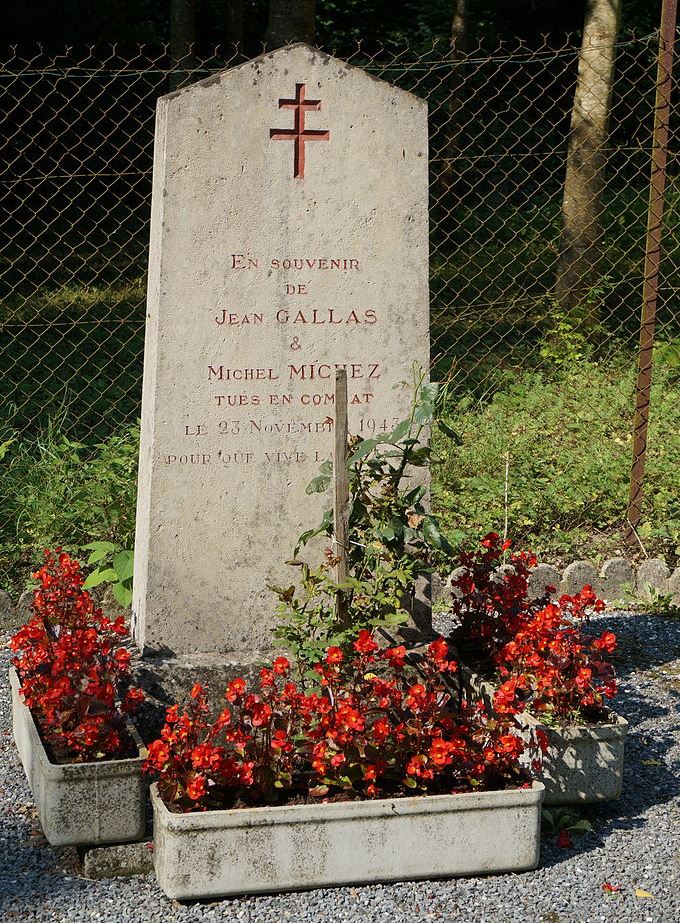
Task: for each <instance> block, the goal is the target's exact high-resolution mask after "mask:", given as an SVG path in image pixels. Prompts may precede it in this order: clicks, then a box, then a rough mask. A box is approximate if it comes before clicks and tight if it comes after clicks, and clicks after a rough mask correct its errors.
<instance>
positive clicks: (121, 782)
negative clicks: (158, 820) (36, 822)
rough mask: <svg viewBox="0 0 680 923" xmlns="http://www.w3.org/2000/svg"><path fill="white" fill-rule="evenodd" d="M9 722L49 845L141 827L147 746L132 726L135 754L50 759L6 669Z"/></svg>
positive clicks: (137, 833) (109, 838)
mask: <svg viewBox="0 0 680 923" xmlns="http://www.w3.org/2000/svg"><path fill="white" fill-rule="evenodd" d="M9 678H10V685H11V688H12V726H13V731H14V740H15V741H16V745H17V749H18V751H19V756H20V758H21V762H22V765H23V767H24V772H25V773H26V778H27V779H28V784H29V786H30V788H31V792H32V794H33V800H34V801H35V806H36V810H37V812H38V817H39V818H40V824H41V826H42V829H43V833H44V834H45V838H46V839H47V841H48V842H49V843H50V844H51V845H52V846H76V845H81V844H99V843H123V842H126V841H128V840H138V839H140V838H141V837H142V836H143V835H144V831H145V829H146V789H147V783H146V780H145V779H144V777H143V776H142V771H141V767H142V763H143V761H144V759H145V758H146V749H145V747H144V745H143V744H142V741H141V740H140V739H139V736H138V735H137V732H136V731H135V729H134V727H133V726H132V725H130V726H129V731H130V734H131V735H132V737H133V739H134V740H135V743H136V744H137V751H138V756H136V757H134V758H132V759H124V760H103V761H101V762H97V763H67V764H57V763H53V762H51V761H50V759H49V757H48V755H47V753H46V751H45V748H44V746H43V743H42V740H41V739H40V735H39V734H38V729H37V728H36V725H35V721H34V720H33V715H32V714H31V712H30V711H29V709H28V708H27V707H26V706H25V705H24V703H23V702H22V700H21V697H20V695H19V678H18V676H17V674H16V671H15V670H14V669H13V668H12V669H10V677H9Z"/></svg>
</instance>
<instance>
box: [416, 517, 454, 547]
mask: <svg viewBox="0 0 680 923" xmlns="http://www.w3.org/2000/svg"><path fill="white" fill-rule="evenodd" d="M421 528H422V531H423V536H424V537H425V539H426V541H428V542H429V543H430V545H432V547H433V548H437V549H438V550H439V551H449V550H450V549H451V546H450V545H449V543H448V541H447V540H446V539H445V538H444V536H443V535H442V534H441V532H440V531H439V525H438V524H437V520H436V519H434V518H433V517H432V516H426V517H425V519H423V522H422V526H421Z"/></svg>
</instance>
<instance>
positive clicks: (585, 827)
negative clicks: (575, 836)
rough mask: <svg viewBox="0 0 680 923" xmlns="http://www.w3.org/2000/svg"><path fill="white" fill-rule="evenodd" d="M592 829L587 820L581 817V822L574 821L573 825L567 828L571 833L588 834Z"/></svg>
mask: <svg viewBox="0 0 680 923" xmlns="http://www.w3.org/2000/svg"><path fill="white" fill-rule="evenodd" d="M592 829H593V825H592V824H591V823H590V821H589V820H586V819H585V817H582V818H581V820H578V821H576V823H575V824H571V825H570V826H569V830H571V831H572V832H573V833H588V832H589V831H590V830H592Z"/></svg>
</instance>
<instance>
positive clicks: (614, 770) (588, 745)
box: [461, 667, 628, 804]
mask: <svg viewBox="0 0 680 923" xmlns="http://www.w3.org/2000/svg"><path fill="white" fill-rule="evenodd" d="M461 674H462V677H463V682H464V683H465V684H466V685H467V686H468V688H469V689H470V690H471V691H473V692H474V693H476V694H477V695H478V696H479V697H480V698H481V699H483V701H484V702H485V704H486V705H487V706H488V707H489V708H492V707H493V705H492V703H493V696H494V693H495V691H496V689H495V687H494V686H493V685H492V683H489V682H485V681H484V680H483V679H481V677H480V676H478V675H477V674H476V673H473V672H472V671H471V670H469V669H468V668H467V667H462V670H461ZM518 717H519V719H520V721H521V722H522V723H523V724H524V725H525V726H526V727H527V728H530V729H537V728H540V729H541V730H542V731H544V733H545V734H546V736H547V738H548V744H549V750H548V752H547V753H546V754H545V756H544V757H543V769H542V771H541V774H540V780H541V782H543V784H544V786H545V798H544V802H545V804H587V803H591V802H595V801H612V800H614V799H616V798H618V797H619V796H620V795H621V788H622V785H623V757H624V749H625V743H626V733H627V732H628V722H627V721H626V720H625V718H621V717H620V716H619V715H616V714H614V713H613V712H612V719H613V720H612V721H611V723H609V724H587V725H583V724H572V725H566V726H564V727H552V726H548V725H544V724H541V722H540V720H539V719H537V718H534V717H533V715H531V714H529V713H528V712H525V713H524V714H522V715H519V716H518Z"/></svg>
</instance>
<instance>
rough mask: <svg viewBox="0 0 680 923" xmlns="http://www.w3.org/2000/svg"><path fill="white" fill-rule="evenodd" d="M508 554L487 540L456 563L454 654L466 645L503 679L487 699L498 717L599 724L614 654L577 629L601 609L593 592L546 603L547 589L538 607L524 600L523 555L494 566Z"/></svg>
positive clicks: (611, 645) (526, 561)
mask: <svg viewBox="0 0 680 923" xmlns="http://www.w3.org/2000/svg"><path fill="white" fill-rule="evenodd" d="M510 547H511V542H509V541H505V542H502V541H501V539H500V537H499V536H498V534H497V533H495V532H491V533H489V535H487V536H485V537H484V539H482V541H481V549H482V550H478V551H477V552H475V553H472V554H465V555H462V556H461V558H460V570H459V573H458V576H457V577H456V579H455V580H454V581H453V589H454V592H455V599H454V602H453V610H454V613H455V615H456V616H457V617H458V620H459V628H458V634H459V636H460V638H461V647H462V648H465V646H466V644H467V643H468V639H469V641H473V642H474V643H475V646H476V649H477V652H480V651H481V655H482V658H485V659H486V662H487V664H488V665H489V666H491V667H492V668H493V669H495V670H497V671H498V672H500V675H501V677H502V678H503V679H504V682H503V684H502V685H501V687H500V689H499V690H498V692H497V694H496V697H495V699H494V708H495V709H496V711H498V712H499V713H501V714H516V713H517V712H520V711H522V710H523V709H524V708H530V709H531V711H532V712H534V713H536V714H543V715H554V716H555V717H560V718H569V719H574V718H577V719H578V718H583V719H585V720H587V721H600V720H602V719H603V718H604V717H605V716H606V707H605V702H604V700H605V699H606V698H611V697H612V696H614V695H615V693H616V681H615V679H614V670H613V667H612V665H611V664H610V663H608V662H607V660H606V654H611V653H613V651H614V650H615V648H616V636H615V635H614V634H613V633H612V632H604V633H603V634H602V635H601V636H600V637H599V638H592V637H589V636H588V635H587V634H586V633H585V632H584V631H583V630H582V629H581V627H580V625H579V623H583V622H587V620H588V616H589V614H590V613H591V612H601V611H602V610H603V609H604V603H603V602H602V600H600V599H598V598H597V596H596V594H595V593H594V591H593V589H592V587H590V586H585V587H583V589H582V590H581V592H580V593H576V594H575V595H574V596H562V597H561V599H560V600H559V603H558V604H556V603H551V602H550V593H551V592H553V591H554V587H548V588H547V590H546V595H545V596H543V597H541V598H540V599H535V600H532V599H530V598H529V576H530V568H532V567H534V566H535V565H536V558H535V557H534V555H532V554H531V553H530V552H528V553H527V552H521V553H511V554H510V555H509V558H508V562H507V566H506V567H505V568H503V569H499V561H500V558H501V557H502V555H503V554H504V553H506V552H507V551H508V549H509V548H510Z"/></svg>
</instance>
